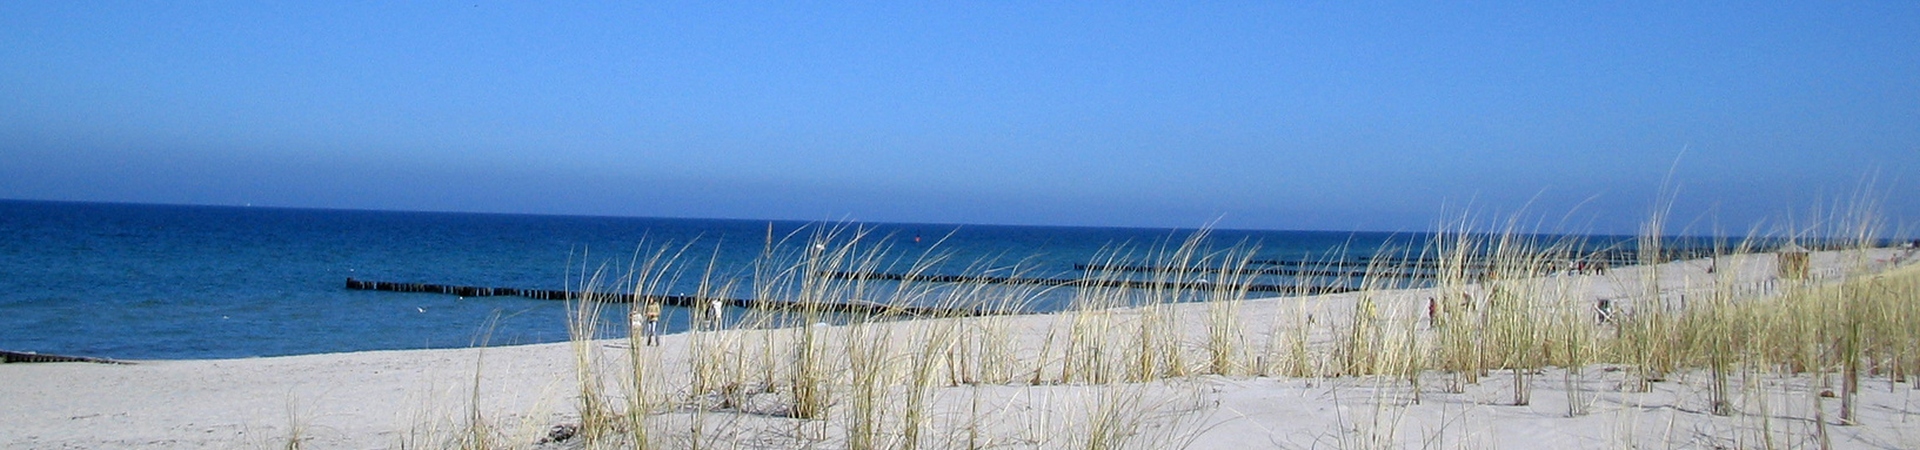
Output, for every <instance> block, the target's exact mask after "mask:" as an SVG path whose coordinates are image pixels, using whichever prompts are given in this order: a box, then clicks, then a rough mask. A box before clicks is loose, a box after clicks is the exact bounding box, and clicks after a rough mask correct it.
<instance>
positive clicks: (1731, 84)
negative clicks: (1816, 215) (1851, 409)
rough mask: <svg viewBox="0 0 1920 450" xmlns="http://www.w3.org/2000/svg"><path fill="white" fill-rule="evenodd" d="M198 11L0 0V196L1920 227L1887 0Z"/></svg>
mask: <svg viewBox="0 0 1920 450" xmlns="http://www.w3.org/2000/svg"><path fill="white" fill-rule="evenodd" d="M194 3H196V4H194V5H176V4H173V3H171V2H129V3H95V2H85V3H77V2H5V3H0V198H12V199H43V200H86V201H120V202H152V203H187V204H216V205H242V204H253V205H256V206H290V207H325V208H368V209H403V210H437V211H486V212H527V213H559V214H590V215H632V216H667V217H713V218H752V219H803V220H822V219H853V220H862V221H908V222H958V223H1001V224H1058V225H1118V226H1197V225H1201V224H1204V223H1206V222H1208V221H1210V220H1213V219H1216V218H1219V219H1220V220H1221V222H1220V226H1224V227H1233V228H1270V229H1334V230H1354V229H1364V230H1417V229H1425V228H1428V227H1430V226H1431V225H1432V224H1433V223H1434V222H1435V221H1436V219H1437V218H1438V217H1439V214H1440V213H1441V212H1443V211H1445V210H1447V208H1456V209H1457V208H1460V207H1471V208H1473V209H1475V210H1477V211H1483V212H1489V211H1490V212H1506V211H1514V210H1520V209H1522V208H1525V209H1526V210H1528V211H1533V212H1536V213H1540V214H1544V215H1547V216H1550V217H1553V218H1555V219H1556V220H1557V218H1558V217H1559V215H1561V214H1565V213H1567V212H1569V211H1573V214H1574V217H1575V218H1574V219H1573V223H1574V226H1575V228H1582V227H1584V228H1589V229H1590V230H1591V231H1603V232H1604V231H1622V230H1625V231H1631V230H1632V228H1633V227H1634V226H1635V224H1637V223H1638V222H1639V221H1640V220H1642V219H1643V218H1645V217H1646V215H1647V213H1648V211H1649V208H1650V207H1651V205H1652V203H1653V200H1654V199H1655V197H1656V192H1657V191H1658V190H1659V189H1660V186H1661V182H1662V179H1663V177H1665V176H1667V174H1668V173H1669V168H1670V167H1671V168H1672V173H1673V179H1674V184H1675V185H1676V186H1678V190H1677V192H1678V195H1677V207H1676V209H1675V215H1676V220H1679V221H1681V222H1688V223H1695V224H1701V225H1695V226H1694V228H1695V229H1699V228H1701V227H1705V226H1708V225H1704V224H1709V223H1719V224H1720V225H1719V226H1720V227H1722V228H1729V229H1733V230H1735V231H1744V230H1745V229H1746V227H1748V226H1749V225H1750V224H1752V223H1754V222H1756V221H1761V220H1774V221H1779V220H1785V219H1786V218H1787V217H1788V216H1789V215H1790V214H1792V215H1797V216H1800V218H1799V219H1795V220H1802V221H1804V220H1805V219H1804V216H1806V215H1808V214H1809V212H1808V211H1811V209H1812V208H1815V207H1817V206H1818V205H1820V204H1822V202H1823V201H1824V202H1826V204H1829V205H1830V204H1831V203H1832V202H1831V201H1832V199H1834V198H1840V197H1845V196H1849V195H1852V194H1854V193H1856V192H1858V191H1860V190H1861V186H1863V183H1864V182H1863V180H1870V181H1871V189H1870V190H1871V193H1872V195H1873V196H1874V197H1875V198H1879V199H1881V200H1882V201H1883V209H1882V213H1883V214H1884V215H1886V216H1888V217H1889V218H1891V219H1894V220H1907V219H1909V218H1915V217H1920V196H1916V195H1914V193H1915V192H1920V3H1916V2H1911V1H1890V2H1846V3H1840V2H1796V4H1791V5H1772V4H1755V3H1749V2H1728V3H1685V4H1672V3H1670V2H1651V3H1650V4H1643V5H1635V6H1624V7H1623V6H1592V5H1582V4H1573V5H1545V4H1544V3H1547V2H1516V3H1506V4H1478V5H1471V6H1455V5H1451V4H1448V5H1437V6H1436V5H1431V4H1403V3H1365V4H1362V3H1360V2H1314V3H1308V4H1293V3H1287V4H1269V3H1267V2H1260V3H1252V4H1234V3H1204V4H1193V3H1197V2H1172V3H1125V4H1121V3H1109V2H1099V3H1085V4H1082V3H1044V4H1039V2H1003V3H980V4H912V5H896V4H893V3H896V2H880V3H879V4H878V5H874V4H861V5H853V6H849V5H846V4H840V3H801V2H769V3H771V4H763V3H754V4H749V5H744V6H742V5H725V6H712V5H707V4H705V3H708V2H701V3H700V4H692V5H688V4H655V3H653V2H619V3H614V4H602V3H593V4H579V3H572V2H569V3H566V4H562V5H555V4H549V3H541V2H510V3H499V2H494V1H468V2H457V3H424V2H391V3H390V2H372V3H364V4H362V3H347V2H290V3H287V4H277V5H275V4H266V5H263V4H258V3H255V2H245V3H237V4H200V2H194ZM628 3H646V4H642V5H633V4H628ZM713 3H730V2H713ZM898 3H917V2H898ZM1446 3H1453V2H1446Z"/></svg>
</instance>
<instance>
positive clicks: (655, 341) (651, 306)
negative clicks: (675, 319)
mask: <svg viewBox="0 0 1920 450" xmlns="http://www.w3.org/2000/svg"><path fill="white" fill-rule="evenodd" d="M646 333H647V345H648V346H659V345H660V303H659V302H647V329H646Z"/></svg>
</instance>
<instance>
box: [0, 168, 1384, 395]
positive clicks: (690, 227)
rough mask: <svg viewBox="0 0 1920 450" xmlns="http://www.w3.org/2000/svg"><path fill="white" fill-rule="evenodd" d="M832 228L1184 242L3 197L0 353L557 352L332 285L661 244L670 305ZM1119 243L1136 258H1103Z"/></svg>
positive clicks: (1114, 231) (562, 331)
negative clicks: (711, 277)
mask: <svg viewBox="0 0 1920 450" xmlns="http://www.w3.org/2000/svg"><path fill="white" fill-rule="evenodd" d="M834 227H839V228H842V229H843V231H842V235H843V236H845V235H847V233H848V232H849V231H850V230H853V229H860V230H863V231H865V232H866V236H868V237H867V238H866V241H868V242H873V243H876V244H875V245H884V246H885V247H886V248H887V253H886V254H887V255H889V258H893V259H892V260H889V261H890V262H889V264H904V263H896V262H892V261H895V260H897V261H906V262H910V261H912V260H915V259H917V258H919V257H920V255H923V254H938V255H944V256H945V259H943V261H945V263H944V264H942V265H938V266H936V267H935V268H933V269H931V270H930V271H929V272H930V273H963V272H968V271H972V272H982V271H990V270H1000V271H1003V272H1004V271H1011V270H1012V269H1013V268H1014V266H1015V265H1018V269H1019V270H1020V271H1021V272H1020V275H1023V276H1039V277H1072V276H1075V275H1077V274H1079V273H1081V272H1080V271H1078V270H1075V268H1074V264H1085V263H1090V262H1096V263H1097V262H1105V261H1108V260H1120V261H1122V262H1127V261H1125V259H1126V256H1127V255H1132V254H1139V253H1144V252H1145V251H1146V250H1150V249H1152V248H1154V247H1156V246H1160V245H1168V244H1167V243H1169V242H1171V243H1172V244H1171V245H1177V244H1178V243H1179V241H1181V240H1183V239H1185V238H1186V237H1187V236H1188V235H1189V234H1191V233H1192V232H1193V231H1192V230H1175V229H1144V228H1073V227H1034V226H987V225H937V224H890V223H881V224H833V223H827V224H822V223H806V222H789V221H775V222H768V221H749V220H707V219H672V218H636V217H580V216H542V215H512V214H472V213H441V212H395V211H354V210H321V209H286V208H252V207H217V206H175V205H142V204H109V203H70V202H40V201H0V235H4V236H5V239H4V240H0V349H4V350H12V351H35V352H40V353H52V354H63V355H80V356H94V357H107V358H120V359H211V358H242V357H258V356H276V355H296V354H312V353H330V352H347V351H362V350H381V349H421V348H445V347H466V346H472V345H478V344H481V343H483V342H484V343H486V344H489V345H507V344H525V343H544V342H557V341H564V340H566V338H567V326H566V322H567V310H566V303H567V302H564V301H553V300H533V299H528V298H522V297H510V296H494V297H458V296H454V295H444V294H430V293H394V292H378V291H357V290H348V289H346V288H345V280H346V279H347V278H349V277H351V278H356V279H361V280H377V281H396V282H421V283H438V284H450V285H471V286H497V287H516V288H525V289H555V290H559V289H570V288H577V287H578V286H579V285H580V282H581V280H580V278H581V274H582V273H583V272H591V271H592V270H593V269H595V268H601V267H606V268H608V270H609V271H610V272H612V273H615V274H617V273H618V272H620V271H621V270H623V268H625V267H628V266H629V264H630V263H631V262H632V261H634V260H635V255H636V252H638V253H640V254H641V259H644V257H645V255H649V254H652V252H654V251H656V250H658V249H671V250H673V251H675V252H677V253H679V254H680V255H681V256H680V257H679V258H678V260H677V263H676V264H677V265H678V266H679V267H682V268H694V269H690V271H691V272H693V273H686V274H683V275H682V276H681V277H680V279H679V280H678V282H677V283H674V284H671V285H669V286H666V287H664V289H667V290H674V291H685V290H688V289H691V286H692V284H693V283H695V282H697V279H698V278H699V272H703V271H704V270H705V268H706V267H707V266H708V265H709V263H711V266H712V267H714V271H715V273H719V274H722V275H725V276H732V277H735V279H739V278H740V277H746V276H751V273H752V260H753V259H754V258H755V257H756V256H758V255H761V254H763V253H765V252H766V249H767V247H768V237H769V236H773V237H774V238H775V239H776V240H788V241H790V242H789V244H793V243H796V242H799V243H800V245H805V244H804V242H802V241H805V237H806V236H809V235H811V233H812V232H813V231H814V230H819V229H823V228H834ZM769 230H771V231H769ZM788 236H798V237H797V238H793V239H786V238H787V237H788ZM1209 236H1210V242H1216V243H1221V245H1220V246H1221V247H1222V248H1224V247H1226V246H1232V245H1236V244H1240V245H1241V246H1242V248H1258V249H1259V254H1257V255H1254V257H1255V258H1274V259H1300V258H1303V257H1307V258H1313V257H1324V256H1326V255H1332V254H1335V253H1350V254H1370V253H1372V252H1373V251H1375V250H1376V249H1379V248H1381V247H1382V246H1383V245H1390V244H1396V243H1397V244H1398V245H1419V244H1420V241H1419V240H1420V239H1421V236H1418V235H1411V236H1410V235H1404V234H1403V235H1394V234H1387V233H1351V232H1315V231H1245V230H1212V231H1211V232H1210V233H1209ZM1255 244H1257V246H1256V245H1255ZM1118 248H1135V249H1141V250H1140V252H1132V253H1129V252H1118V256H1116V251H1115V250H1114V249H1118ZM1116 258H1117V259H1116ZM900 268H901V267H900V266H898V265H894V266H885V265H883V267H877V268H876V269H880V270H883V271H884V270H893V271H895V272H897V271H899V269H900ZM668 293H682V292H668ZM1042 307H1043V308H1044V305H1043V306H1042ZM614 309H618V308H614ZM668 316H669V317H670V318H673V319H670V320H669V323H668V324H667V325H668V327H669V329H671V330H679V329H684V328H685V326H686V324H685V319H684V317H685V315H684V314H669V315H668Z"/></svg>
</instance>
